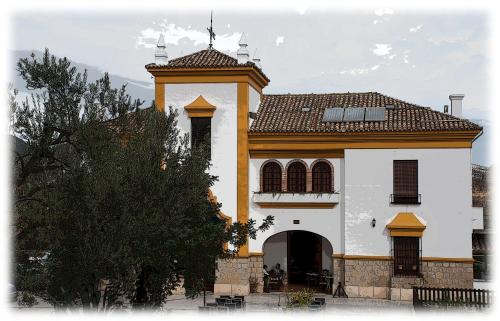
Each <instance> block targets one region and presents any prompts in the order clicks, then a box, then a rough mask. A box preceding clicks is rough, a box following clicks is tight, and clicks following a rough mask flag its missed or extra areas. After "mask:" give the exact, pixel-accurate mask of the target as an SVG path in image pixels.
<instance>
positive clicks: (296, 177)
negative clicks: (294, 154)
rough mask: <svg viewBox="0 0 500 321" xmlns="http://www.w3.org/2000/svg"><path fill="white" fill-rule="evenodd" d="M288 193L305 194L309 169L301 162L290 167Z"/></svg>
mask: <svg viewBox="0 0 500 321" xmlns="http://www.w3.org/2000/svg"><path fill="white" fill-rule="evenodd" d="M286 176H287V182H286V183H287V191H288V192H292V193H305V192H306V188H307V183H306V181H307V167H306V166H305V165H304V164H303V163H302V162H299V161H294V162H292V163H291V164H290V165H288V168H287V172H286Z"/></svg>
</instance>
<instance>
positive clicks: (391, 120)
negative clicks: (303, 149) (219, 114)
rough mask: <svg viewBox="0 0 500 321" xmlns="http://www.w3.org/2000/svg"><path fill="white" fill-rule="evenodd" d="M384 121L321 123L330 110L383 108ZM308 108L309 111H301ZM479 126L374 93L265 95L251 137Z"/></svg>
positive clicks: (456, 128) (479, 127)
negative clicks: (255, 134) (334, 108)
mask: <svg viewBox="0 0 500 321" xmlns="http://www.w3.org/2000/svg"><path fill="white" fill-rule="evenodd" d="M387 105H393V106H394V108H393V109H387V111H386V113H385V121H371V122H365V121H357V122H337V123H335V122H323V113H324V111H325V109H326V108H330V107H385V106H387ZM303 107H309V108H310V109H309V111H302V108H303ZM480 129H481V126H479V125H476V124H474V123H472V122H470V121H468V120H466V119H461V118H457V117H455V116H451V115H450V114H445V113H442V112H438V111H435V110H432V109H430V108H429V107H422V106H418V105H415V104H411V103H408V102H405V101H402V100H399V99H395V98H392V97H389V96H386V95H382V94H379V93H377V92H368V93H332V94H286V95H264V97H263V99H262V102H261V104H260V106H259V109H258V111H257V115H256V118H255V120H254V121H253V123H252V126H251V127H250V130H249V131H250V132H251V133H309V132H310V133H334V132H387V131H389V132H397V131H453V130H480Z"/></svg>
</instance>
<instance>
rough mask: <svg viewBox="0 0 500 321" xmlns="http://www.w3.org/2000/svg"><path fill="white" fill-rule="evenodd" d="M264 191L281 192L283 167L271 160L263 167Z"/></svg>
mask: <svg viewBox="0 0 500 321" xmlns="http://www.w3.org/2000/svg"><path fill="white" fill-rule="evenodd" d="M262 184H263V186H262V191H263V192H265V193H276V192H281V167H280V165H278V164H277V163H275V162H269V163H267V164H265V165H264V168H263V169H262Z"/></svg>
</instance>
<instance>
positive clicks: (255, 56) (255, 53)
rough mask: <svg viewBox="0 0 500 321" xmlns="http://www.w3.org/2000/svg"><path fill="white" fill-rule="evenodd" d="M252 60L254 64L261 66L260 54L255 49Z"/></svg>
mask: <svg viewBox="0 0 500 321" xmlns="http://www.w3.org/2000/svg"><path fill="white" fill-rule="evenodd" d="M252 60H253V62H254V63H255V65H256V66H257V67H259V68H262V65H261V64H260V56H259V53H258V51H257V49H255V51H254V53H253V59H252Z"/></svg>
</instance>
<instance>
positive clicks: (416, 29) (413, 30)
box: [410, 25, 424, 32]
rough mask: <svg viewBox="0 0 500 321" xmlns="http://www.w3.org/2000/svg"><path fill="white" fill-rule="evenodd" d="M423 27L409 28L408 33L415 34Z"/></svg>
mask: <svg viewBox="0 0 500 321" xmlns="http://www.w3.org/2000/svg"><path fill="white" fill-rule="evenodd" d="M423 26H424V25H418V26H416V27H413V28H410V32H417V31H419V30H420V29H421V28H422V27H423Z"/></svg>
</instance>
